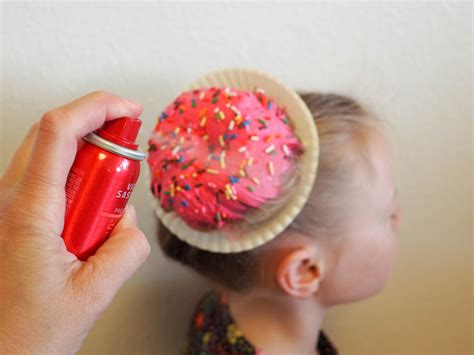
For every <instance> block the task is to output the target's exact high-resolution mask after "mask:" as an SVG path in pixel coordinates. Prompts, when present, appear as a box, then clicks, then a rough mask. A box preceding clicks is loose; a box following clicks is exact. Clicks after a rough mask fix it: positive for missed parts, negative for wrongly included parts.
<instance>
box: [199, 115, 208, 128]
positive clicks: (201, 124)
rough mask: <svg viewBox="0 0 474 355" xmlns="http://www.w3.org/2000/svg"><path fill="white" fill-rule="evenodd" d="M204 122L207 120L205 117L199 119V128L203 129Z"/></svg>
mask: <svg viewBox="0 0 474 355" xmlns="http://www.w3.org/2000/svg"><path fill="white" fill-rule="evenodd" d="M206 120H207V117H206V116H203V117H202V118H201V123H200V124H199V126H201V127H204V125H205V124H206Z"/></svg>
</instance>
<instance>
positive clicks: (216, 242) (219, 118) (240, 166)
mask: <svg viewBox="0 0 474 355" xmlns="http://www.w3.org/2000/svg"><path fill="white" fill-rule="evenodd" d="M317 148H318V145H317V133H316V127H315V125H314V123H313V122H312V117H311V114H310V112H309V110H308V109H307V107H306V106H305V105H304V103H303V101H302V100H301V99H300V98H299V96H298V95H297V94H296V93H294V92H293V91H292V90H291V89H289V88H287V87H286V86H284V85H283V84H281V83H280V82H278V81H277V80H275V79H273V78H271V77H270V76H268V75H266V74H262V73H260V72H255V71H251V70H226V71H220V72H217V73H213V74H210V75H208V76H206V77H204V78H202V79H200V80H199V81H198V82H196V83H195V84H193V85H192V88H191V90H188V91H186V92H184V93H182V94H181V95H179V96H178V97H177V98H176V99H175V100H174V101H173V102H172V103H171V104H170V105H168V107H166V109H165V110H164V112H163V113H162V114H161V115H160V116H159V118H158V122H157V124H156V126H155V129H154V132H153V135H152V137H151V138H150V140H149V156H148V163H149V166H150V171H151V191H152V193H153V195H154V197H155V209H156V213H157V216H158V217H159V218H160V220H161V221H162V223H163V224H164V225H166V226H167V227H168V228H169V229H170V230H172V232H173V233H175V234H176V235H177V236H178V237H179V238H181V239H182V240H184V241H185V242H187V243H189V244H191V245H193V246H196V247H198V248H200V249H205V250H210V251H213V252H221V253H228V252H237V251H242V250H248V249H252V248H255V247H256V246H258V245H261V244H263V243H265V242H266V241H268V240H270V239H272V238H274V237H275V236H276V235H278V233H279V232H281V231H282V230H283V229H284V228H285V227H286V226H287V225H288V224H289V223H291V221H292V220H293V219H294V218H295V217H296V215H297V214H298V212H299V211H300V210H301V208H302V207H303V205H304V203H305V202H306V199H307V197H308V195H309V192H310V190H311V187H312V184H313V182H314V177H315V174H316V167H317V156H318V155H317V154H318V149H317Z"/></svg>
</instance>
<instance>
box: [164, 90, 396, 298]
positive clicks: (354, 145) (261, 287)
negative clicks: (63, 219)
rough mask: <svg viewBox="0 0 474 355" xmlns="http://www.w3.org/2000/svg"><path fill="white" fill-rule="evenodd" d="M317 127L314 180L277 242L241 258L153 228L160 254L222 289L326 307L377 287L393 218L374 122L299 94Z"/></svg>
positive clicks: (391, 243) (389, 251)
mask: <svg viewBox="0 0 474 355" xmlns="http://www.w3.org/2000/svg"><path fill="white" fill-rule="evenodd" d="M301 96H302V98H303V100H304V101H305V102H306V104H307V106H308V107H309V109H310V110H311V112H312V114H313V116H314V119H315V122H316V124H317V127H318V135H319V145H320V157H319V165H318V174H317V178H316V181H315V184H314V187H313V190H312V192H311V195H310V197H309V200H308V202H307V203H306V205H305V207H304V208H303V210H302V211H301V212H300V214H299V215H298V216H297V218H296V219H295V220H294V221H293V223H292V224H291V225H290V226H289V227H288V228H287V229H286V230H285V231H284V232H283V233H281V234H280V235H279V236H278V237H276V238H274V239H273V240H271V241H269V242H267V243H266V244H264V245H262V246H260V247H258V248H255V249H252V250H250V251H245V252H240V253H231V254H223V253H213V252H208V251H204V250H201V249H198V248H196V247H193V246H191V245H189V244H187V243H185V242H183V241H181V240H180V239H178V238H177V237H176V236H175V235H173V234H172V233H171V232H170V231H169V230H168V229H167V228H166V227H165V226H164V225H162V224H160V229H159V233H158V236H159V241H160V245H161V247H162V249H163V250H164V252H165V253H166V254H167V255H168V256H170V257H171V258H174V259H176V260H178V261H180V262H182V263H183V264H185V265H188V266H190V267H191V268H193V269H195V270H197V271H198V272H200V273H201V274H203V275H205V276H206V277H208V278H209V279H211V280H213V281H215V282H216V283H218V284H219V285H221V286H222V287H224V288H226V289H228V290H232V291H237V292H265V293H267V294H268V291H270V292H272V293H274V294H275V295H282V296H288V295H289V296H293V297H299V298H309V297H313V296H314V295H317V297H318V299H319V300H320V301H321V302H322V303H324V304H327V305H331V304H337V303H343V302H349V301H354V300H357V299H361V298H365V297H367V296H369V295H371V294H373V293H375V292H377V291H378V290H380V289H381V287H382V286H383V285H384V283H385V281H386V279H387V276H388V274H389V271H390V269H391V266H392V263H393V259H394V254H395V239H394V234H395V232H396V230H397V228H398V223H399V222H398V219H399V213H398V209H397V204H396V198H395V187H394V181H393V176H392V170H391V157H390V152H389V148H388V145H387V142H386V141H385V138H384V135H383V132H382V129H381V127H380V123H379V122H378V121H377V120H376V119H375V118H374V117H373V116H371V115H370V114H369V113H367V112H366V111H365V110H364V109H363V108H362V107H361V106H360V105H359V104H357V103H356V102H355V101H354V100H352V99H349V98H346V97H343V96H339V95H325V94H316V93H309V94H303V95H301Z"/></svg>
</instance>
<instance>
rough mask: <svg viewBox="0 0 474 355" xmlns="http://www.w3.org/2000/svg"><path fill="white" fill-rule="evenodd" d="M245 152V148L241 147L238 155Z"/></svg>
mask: <svg viewBox="0 0 474 355" xmlns="http://www.w3.org/2000/svg"><path fill="white" fill-rule="evenodd" d="M246 151H247V147H246V146H242V147H240V148H239V153H243V152H246Z"/></svg>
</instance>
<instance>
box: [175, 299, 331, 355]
mask: <svg viewBox="0 0 474 355" xmlns="http://www.w3.org/2000/svg"><path fill="white" fill-rule="evenodd" d="M316 349H317V351H319V354H320V355H337V350H336V348H335V347H334V346H333V345H332V344H331V342H330V341H329V339H328V338H327V337H326V335H325V334H324V333H323V332H321V333H320V334H319V338H318V343H317V347H316ZM184 354H185V355H265V352H264V351H263V350H260V349H256V348H255V347H254V346H253V345H252V344H251V343H250V342H249V341H248V340H247V339H246V338H245V336H244V335H243V334H242V331H241V330H240V329H239V328H238V327H237V325H236V324H235V322H234V320H233V319H232V316H231V314H230V310H229V306H228V304H227V301H226V299H225V298H224V297H223V296H222V295H220V294H219V293H217V292H212V291H211V292H209V293H207V294H206V295H205V296H204V297H203V298H202V299H201V301H200V302H199V303H198V305H197V307H196V311H195V312H194V315H193V318H192V321H191V324H190V326H189V331H188V340H187V344H186V346H185V349H184Z"/></svg>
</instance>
